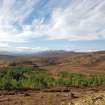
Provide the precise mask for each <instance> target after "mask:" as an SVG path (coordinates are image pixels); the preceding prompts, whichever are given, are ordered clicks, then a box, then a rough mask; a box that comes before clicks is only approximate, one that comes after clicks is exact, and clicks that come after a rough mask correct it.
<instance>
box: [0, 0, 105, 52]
mask: <svg viewBox="0 0 105 105" xmlns="http://www.w3.org/2000/svg"><path fill="white" fill-rule="evenodd" d="M46 50H67V51H85V52H86V51H97V50H105V0H0V51H8V52H19V53H23V52H37V51H46Z"/></svg>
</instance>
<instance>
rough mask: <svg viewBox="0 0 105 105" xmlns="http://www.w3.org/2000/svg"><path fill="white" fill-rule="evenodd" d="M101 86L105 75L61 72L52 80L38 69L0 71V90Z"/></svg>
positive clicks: (5, 69)
mask: <svg viewBox="0 0 105 105" xmlns="http://www.w3.org/2000/svg"><path fill="white" fill-rule="evenodd" d="M102 85H105V74H102V75H101V74H100V75H89V76H86V75H83V74H79V73H70V72H61V73H60V74H59V76H58V79H54V78H53V76H51V75H49V74H48V73H47V72H46V71H45V70H41V69H39V68H38V67H36V68H28V67H27V68H25V67H5V68H1V70H0V89H3V90H13V89H25V88H31V89H33V88H34V89H35V88H50V87H58V86H60V87H61V86H66V87H69V86H72V87H93V86H102Z"/></svg>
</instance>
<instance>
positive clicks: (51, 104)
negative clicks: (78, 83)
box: [0, 87, 105, 105]
mask: <svg viewBox="0 0 105 105" xmlns="http://www.w3.org/2000/svg"><path fill="white" fill-rule="evenodd" d="M104 95H105V89H104V87H95V88H52V89H42V90H41V91H38V90H37V91H36V90H27V91H9V92H7V91H1V92H0V105H85V104H81V103H82V101H83V102H84V100H85V98H86V100H87V99H88V102H90V103H91V100H92V102H93V101H97V100H99V101H100V100H102V101H103V100H104V98H105V96H104ZM87 97H88V98H87ZM76 102H78V104H76ZM79 102H80V103H79ZM71 103H72V104H71ZM86 105H92V104H86ZM93 105H96V104H93ZM98 105H104V104H98Z"/></svg>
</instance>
